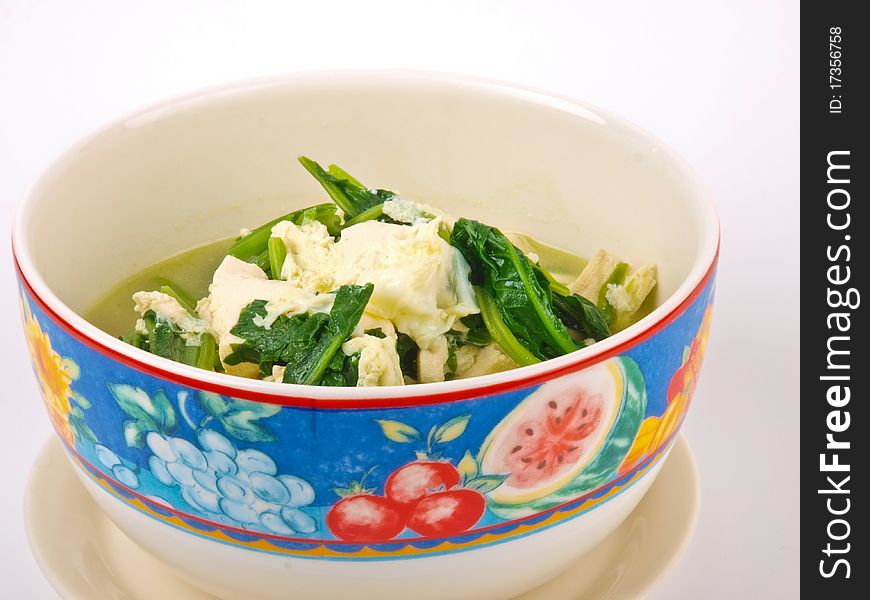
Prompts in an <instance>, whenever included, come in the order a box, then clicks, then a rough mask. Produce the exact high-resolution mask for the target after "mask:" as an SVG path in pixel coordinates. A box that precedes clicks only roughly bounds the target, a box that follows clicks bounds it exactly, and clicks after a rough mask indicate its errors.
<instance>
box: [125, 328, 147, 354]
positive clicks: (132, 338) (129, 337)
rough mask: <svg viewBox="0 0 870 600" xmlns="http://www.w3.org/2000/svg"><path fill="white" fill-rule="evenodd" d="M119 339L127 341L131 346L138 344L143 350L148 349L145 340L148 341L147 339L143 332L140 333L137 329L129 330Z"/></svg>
mask: <svg viewBox="0 0 870 600" xmlns="http://www.w3.org/2000/svg"><path fill="white" fill-rule="evenodd" d="M119 339H120V340H121V341H122V342H126V343H128V344H130V345H131V346H136V347H137V348H139V349H141V350H147V348H146V347H145V345H146V344H145V342H146V341H147V339H146V338H145V336H144V335H142V334H141V333H139V332H138V331H136V330H135V329H131V330H130V331H127V332H126V333H124V334H123V335H122V336H121V337H120V338H119Z"/></svg>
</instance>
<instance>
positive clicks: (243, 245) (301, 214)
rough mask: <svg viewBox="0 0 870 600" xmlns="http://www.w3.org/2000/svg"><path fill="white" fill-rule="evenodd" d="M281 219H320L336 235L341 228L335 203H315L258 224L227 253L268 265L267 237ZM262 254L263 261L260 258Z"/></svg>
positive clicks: (294, 222)
mask: <svg viewBox="0 0 870 600" xmlns="http://www.w3.org/2000/svg"><path fill="white" fill-rule="evenodd" d="M282 221H291V222H292V223H293V224H295V225H300V226H301V225H304V224H305V223H310V222H311V221H320V222H321V223H323V224H324V225H325V226H326V229H327V230H328V231H329V233H330V235H338V233H339V231H340V230H341V221H340V219H339V217H338V214H337V213H336V207H335V204H332V203H326V204H317V205H316V206H310V207H308V208H303V209H301V210H297V211H294V212H292V213H289V214H286V215H284V216H283V217H278V218H277V219H273V220H271V221H269V222H268V223H264V224H263V225H260V226H259V227H257V228H256V229H254V230H253V231H251V232H249V233H247V234H245V235H243V236H242V237H240V238H239V239H237V240H236V241H235V243H234V244H233V245H232V246H230V249H229V250H228V251H227V254H229V255H230V256H235V257H236V258H238V259H239V260H244V261H247V262H252V263H256V264H257V265H258V266H260V267H261V268H262V267H263V263H264V262H265V263H266V264H267V265H268V260H269V250H268V248H267V245H268V243H269V238H270V237H271V236H272V228H273V227H274V226H275V225H277V224H278V223H280V222H282ZM264 255H265V261H263V260H262V257H263V256H264Z"/></svg>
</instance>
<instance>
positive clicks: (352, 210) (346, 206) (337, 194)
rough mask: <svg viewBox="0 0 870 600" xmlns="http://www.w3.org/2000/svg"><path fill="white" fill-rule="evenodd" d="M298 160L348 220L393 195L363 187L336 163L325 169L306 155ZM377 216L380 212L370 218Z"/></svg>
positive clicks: (385, 191)
mask: <svg viewBox="0 0 870 600" xmlns="http://www.w3.org/2000/svg"><path fill="white" fill-rule="evenodd" d="M299 162H300V163H302V166H303V167H305V169H306V170H307V171H308V172H309V173H311V175H313V176H314V178H315V179H316V180H317V181H318V182H319V183H320V185H322V186H323V189H325V190H326V193H328V194H329V197H330V198H332V201H333V202H335V203H336V204H337V205H338V206H339V207H340V208H341V210H342V211H344V218H345V219H346V220H348V221H350V220H352V219H353V218H354V217H356V216H357V215H360V214H361V213H363V212H365V211H367V210H369V209H373V208H375V207H376V206H378V205H379V204H383V203H384V200H389V199H390V198H392V197H393V196H395V194H394V193H393V192H391V191H389V190H371V189H369V188H367V187H365V186H364V185H363V184H361V183H360V182H359V181H357V180H356V179H354V178H353V177H351V176H350V175H349V174H348V173H346V172H345V171H344V170H342V169H341V168H340V167H338V166H336V165H329V170H328V171H327V170H324V168H323V167H321V166H320V165H319V164H317V163H316V162H314V161H313V160H311V159H310V158H308V157H306V156H300V157H299ZM374 212H377V211H374ZM378 216H380V214H376V215H374V216H373V217H371V218H377V217H378Z"/></svg>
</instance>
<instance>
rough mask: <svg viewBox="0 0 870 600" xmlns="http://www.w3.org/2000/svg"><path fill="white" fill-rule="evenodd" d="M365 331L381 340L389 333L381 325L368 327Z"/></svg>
mask: <svg viewBox="0 0 870 600" xmlns="http://www.w3.org/2000/svg"><path fill="white" fill-rule="evenodd" d="M364 333H365V334H366V335H371V336H374V337H376V338H378V339H381V340H383V339H386V337H387V334H386V333H384V330H383V329H381V328H380V327H375V328H374V329H366V330H365V332H364Z"/></svg>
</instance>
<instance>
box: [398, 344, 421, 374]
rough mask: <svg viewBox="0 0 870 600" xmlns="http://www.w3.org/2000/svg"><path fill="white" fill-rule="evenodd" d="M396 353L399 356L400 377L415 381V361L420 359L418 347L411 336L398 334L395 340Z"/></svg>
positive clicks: (416, 366)
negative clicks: (403, 376)
mask: <svg viewBox="0 0 870 600" xmlns="http://www.w3.org/2000/svg"><path fill="white" fill-rule="evenodd" d="M396 353H397V354H398V355H399V367H401V369H402V375H407V376H408V377H412V378H414V379H417V371H418V365H417V361H418V359H419V358H420V347H419V346H418V345H417V342H415V341H414V339H413V338H412V337H411V336H409V335H407V334H405V333H399V335H398V339H397V340H396Z"/></svg>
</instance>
